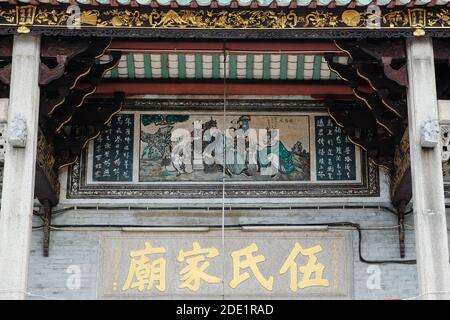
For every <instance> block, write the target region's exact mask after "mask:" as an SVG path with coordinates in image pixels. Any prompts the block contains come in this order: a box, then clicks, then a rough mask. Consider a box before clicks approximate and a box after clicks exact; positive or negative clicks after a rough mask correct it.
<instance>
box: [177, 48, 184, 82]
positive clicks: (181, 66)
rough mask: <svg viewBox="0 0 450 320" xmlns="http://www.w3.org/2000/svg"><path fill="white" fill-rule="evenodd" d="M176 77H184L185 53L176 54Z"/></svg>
mask: <svg viewBox="0 0 450 320" xmlns="http://www.w3.org/2000/svg"><path fill="white" fill-rule="evenodd" d="M178 78H179V79H186V55H184V54H179V55H178Z"/></svg>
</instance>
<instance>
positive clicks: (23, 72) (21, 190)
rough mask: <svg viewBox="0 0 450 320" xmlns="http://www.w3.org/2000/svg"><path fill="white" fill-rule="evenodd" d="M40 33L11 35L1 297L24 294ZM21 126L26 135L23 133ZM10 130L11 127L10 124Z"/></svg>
mask: <svg viewBox="0 0 450 320" xmlns="http://www.w3.org/2000/svg"><path fill="white" fill-rule="evenodd" d="M39 63H40V36H37V35H16V36H14V44H13V57H12V71H11V84H10V95H9V109H8V131H7V136H6V141H7V143H6V153H5V167H4V175H3V189H2V202H1V213H0V299H25V297H26V294H25V292H26V291H27V277H28V258H29V254H30V239H31V222H32V221H31V218H32V212H33V202H34V178H35V177H34V175H35V168H36V140H37V129H38V113H39V85H38V80H39V79H38V77H39ZM24 126H26V130H25V132H26V133H27V135H26V138H25V139H23V138H24V136H23V135H22V137H21V135H20V134H21V131H22V132H23V127H24ZM13 127H14V128H15V130H13V131H10V129H12V128H13Z"/></svg>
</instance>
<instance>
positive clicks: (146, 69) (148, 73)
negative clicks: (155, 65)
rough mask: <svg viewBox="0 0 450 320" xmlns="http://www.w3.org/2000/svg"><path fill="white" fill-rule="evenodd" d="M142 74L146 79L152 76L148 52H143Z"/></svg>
mask: <svg viewBox="0 0 450 320" xmlns="http://www.w3.org/2000/svg"><path fill="white" fill-rule="evenodd" d="M144 76H145V78H146V79H151V78H152V59H151V56H150V55H149V54H147V53H146V54H144Z"/></svg>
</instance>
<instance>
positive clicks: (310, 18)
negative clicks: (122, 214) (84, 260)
mask: <svg viewBox="0 0 450 320" xmlns="http://www.w3.org/2000/svg"><path fill="white" fill-rule="evenodd" d="M30 1H34V3H35V4H29V5H10V4H7V3H2V2H0V34H7V33H9V34H10V33H16V32H18V33H28V32H33V33H41V34H44V35H70V36H74V35H79V36H91V35H96V36H110V37H131V38H134V37H143V38H160V39H161V38H166V39H168V38H178V39H278V40H279V39H307V38H311V39H312V38H313V39H320V38H328V39H336V38H355V37H399V36H405V37H410V36H423V35H425V34H428V35H430V36H434V37H448V36H450V33H449V31H450V10H449V8H448V7H447V2H436V1H433V2H428V4H425V3H426V2H424V4H423V5H417V4H418V3H419V4H420V3H422V2H421V1H427V0H419V1H415V2H414V3H412V2H409V1H408V0H403V3H402V2H401V1H400V0H397V1H396V2H382V1H379V2H376V1H375V2H374V3H379V4H380V6H377V7H369V6H368V5H369V2H367V3H366V5H357V2H351V0H349V1H348V3H347V5H345V6H341V5H338V4H339V3H343V2H327V5H326V6H325V5H317V3H318V2H317V1H316V2H314V3H313V2H308V1H307V0H306V2H305V1H299V0H294V1H293V2H289V3H290V4H291V5H289V6H279V5H278V2H273V1H272V2H271V3H272V4H276V5H273V6H272V5H271V6H265V7H259V4H258V2H257V0H254V1H253V2H251V3H254V4H256V5H255V6H252V5H250V6H247V7H245V6H240V5H239V3H238V2H237V1H234V0H233V1H231V2H230V4H229V5H228V6H217V7H215V8H211V7H208V6H205V5H204V6H198V4H200V2H198V1H197V0H193V1H194V2H195V3H196V4H197V6H196V7H194V8H193V7H192V3H194V2H192V1H190V2H189V3H190V4H191V5H189V6H180V5H178V2H176V1H177V0H171V2H170V4H168V5H160V4H159V2H158V1H157V0H151V1H150V2H149V3H148V4H149V5H147V6H145V5H141V6H139V5H138V2H137V0H133V2H130V4H129V5H125V4H124V5H119V4H120V3H119V2H111V3H110V2H108V3H105V4H102V3H99V2H95V3H94V2H91V1H94V0H83V1H86V3H87V4H86V5H81V6H75V7H74V6H72V5H71V4H69V3H67V4H62V3H60V2H58V0H53V1H51V2H50V3H47V4H44V3H41V2H37V0H30ZM64 1H66V0H64ZM67 1H71V3H75V4H76V3H77V2H76V1H81V0H67ZM108 1H109V0H108ZM160 1H163V0H160ZM178 1H181V0H178ZM208 1H209V0H208ZM357 1H360V2H358V3H362V2H361V1H362V0H357ZM386 1H387V0H386ZM444 1H447V0H444ZM449 1H450V0H449ZM127 3H128V2H127ZM186 3H187V2H186ZM206 3H207V2H204V3H202V4H206ZM208 3H209V2H208ZM212 3H217V1H216V2H211V5H212ZM233 3H235V4H236V5H232V4H233ZM306 3H309V4H308V5H304V4H306ZM333 3H334V4H335V5H332V4H333ZM370 3H372V2H370ZM94 4H95V5H94ZM152 4H154V5H152ZM293 4H295V5H293ZM312 4H313V5H312ZM392 4H393V5H392Z"/></svg>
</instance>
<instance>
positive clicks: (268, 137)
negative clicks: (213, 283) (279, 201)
mask: <svg viewBox="0 0 450 320" xmlns="http://www.w3.org/2000/svg"><path fill="white" fill-rule="evenodd" d="M141 103H144V102H141ZM147 103H148V105H149V106H152V104H153V105H154V104H155V103H156V102H155V101H147ZM189 103H190V104H194V103H195V102H194V101H189ZM201 103H202V104H204V103H205V102H204V101H202V102H201ZM210 103H211V104H212V107H211V106H210V107H209V108H208V107H206V108H201V106H200V107H197V108H190V109H187V108H186V105H185V103H184V104H183V103H180V106H179V107H178V108H177V105H176V103H173V104H171V108H159V109H161V110H149V109H151V108H143V107H141V108H138V107H137V106H135V108H133V104H131V105H129V106H128V109H127V110H124V111H122V112H121V113H120V114H117V115H115V116H114V117H113V119H112V120H111V122H110V123H109V124H108V125H107V126H106V128H105V129H104V130H103V131H102V132H101V134H100V135H99V136H98V137H97V138H96V139H95V140H94V141H91V142H90V143H89V145H88V147H87V149H86V151H85V153H84V154H83V155H82V157H81V160H80V161H78V162H77V163H75V164H74V165H73V166H72V168H71V169H70V170H69V179H68V198H71V197H72V198H77V197H80V198H82V197H88V198H90V197H94V198H95V197H114V198H148V197H151V198H211V197H222V196H223V195H222V192H223V189H225V196H226V197H243V198H245V197H320V196H326V197H334V196H376V195H378V193H379V186H378V184H379V179H378V173H377V169H376V168H375V167H374V165H372V164H370V163H369V162H368V161H367V159H366V155H365V152H364V151H363V150H361V149H360V148H359V147H356V146H355V145H353V144H352V143H350V142H349V141H348V140H347V139H346V135H345V132H343V131H342V129H341V128H340V127H339V126H337V125H336V124H335V123H334V121H333V120H332V118H331V117H329V116H328V113H327V112H326V109H325V108H324V107H323V106H321V105H320V104H318V105H314V104H313V105H312V106H309V107H308V108H302V103H300V102H292V101H290V102H286V104H287V105H288V106H286V107H285V108H282V107H281V108H274V107H273V105H271V104H270V102H268V101H257V102H255V103H253V106H254V107H253V108H239V106H240V103H242V101H236V102H234V103H235V105H234V108H232V107H230V108H229V110H227V111H226V113H225V114H224V112H223V111H219V110H218V108H214V103H215V104H217V105H220V102H217V101H215V102H210ZM232 103H233V102H231V103H230V104H232ZM144 105H145V103H144ZM255 106H256V107H255ZM155 109H158V108H155ZM244 110H245V111H244ZM223 185H225V188H223Z"/></svg>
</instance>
